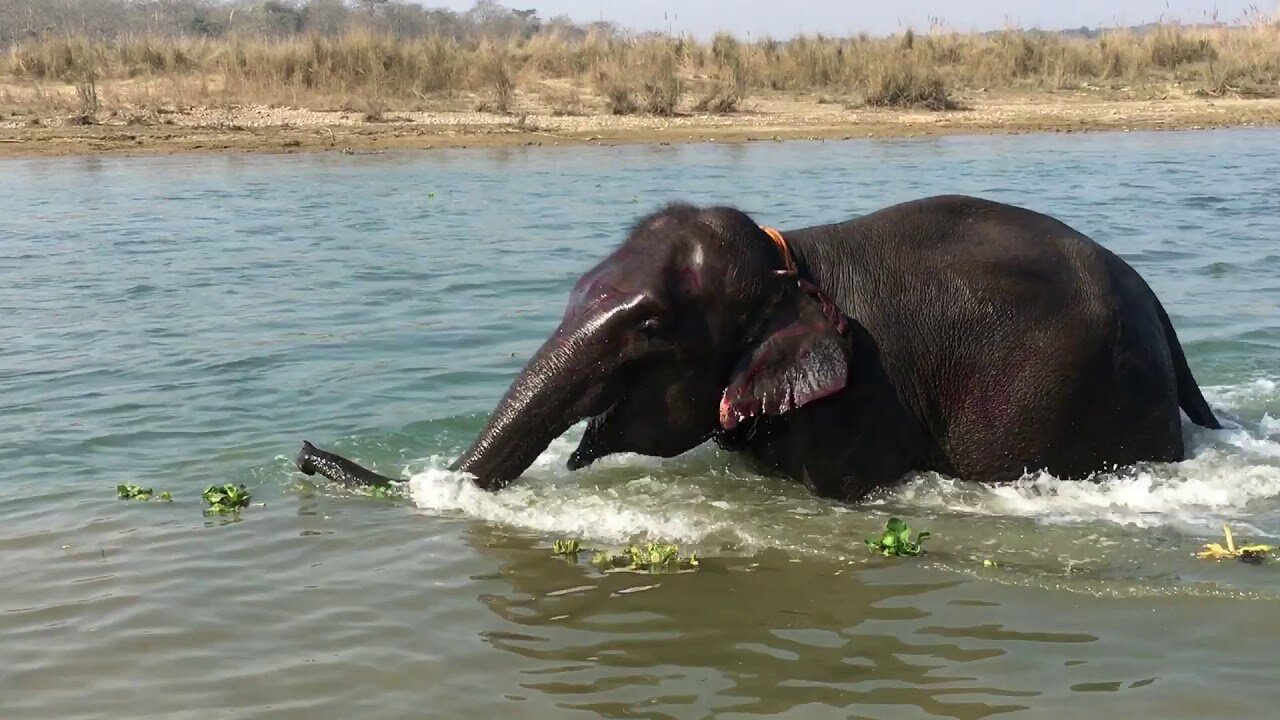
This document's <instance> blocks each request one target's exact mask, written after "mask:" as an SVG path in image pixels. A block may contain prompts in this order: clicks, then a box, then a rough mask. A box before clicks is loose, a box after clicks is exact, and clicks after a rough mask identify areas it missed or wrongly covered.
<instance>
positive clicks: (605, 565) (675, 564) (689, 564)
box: [591, 543, 699, 572]
mask: <svg viewBox="0 0 1280 720" xmlns="http://www.w3.org/2000/svg"><path fill="white" fill-rule="evenodd" d="M591 564H592V565H595V566H596V567H599V568H600V569H602V570H609V569H615V568H625V569H627V570H647V571H649V572H655V571H661V570H681V569H689V568H695V567H698V565H699V561H698V554H697V553H689V557H687V558H683V557H680V547H679V546H678V545H666V544H661V543H649V544H647V545H645V546H643V547H641V546H638V545H628V546H627V547H625V548H623V550H622V552H621V553H617V554H611V553H606V552H597V553H596V554H595V555H594V556H592V558H591Z"/></svg>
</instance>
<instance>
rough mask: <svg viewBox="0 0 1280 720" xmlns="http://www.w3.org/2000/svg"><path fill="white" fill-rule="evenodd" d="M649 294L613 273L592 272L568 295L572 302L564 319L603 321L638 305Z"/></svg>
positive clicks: (594, 322) (600, 322) (597, 322)
mask: <svg viewBox="0 0 1280 720" xmlns="http://www.w3.org/2000/svg"><path fill="white" fill-rule="evenodd" d="M646 297H647V295H646V293H644V292H643V291H642V290H640V289H639V287H637V286H634V285H632V284H630V283H627V282H626V279H625V278H619V277H617V276H616V275H615V274H613V273H592V274H589V275H586V276H584V277H583V278H582V279H581V280H579V281H578V284H577V285H575V286H574V288H573V292H572V293H571V294H570V295H569V306H568V307H567V308H565V313H564V319H565V320H566V321H572V320H574V319H578V320H583V321H585V320H586V319H587V318H589V319H590V322H591V323H592V324H603V323H604V322H605V321H607V320H608V319H609V318H611V317H613V316H615V315H617V314H619V313H621V312H625V311H626V310H628V309H630V308H633V307H636V306H637V305H639V304H640V303H641V302H643V301H644V299H645V298H646Z"/></svg>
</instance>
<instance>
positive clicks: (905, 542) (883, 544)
mask: <svg viewBox="0 0 1280 720" xmlns="http://www.w3.org/2000/svg"><path fill="white" fill-rule="evenodd" d="M928 538H929V533H928V532H921V533H920V534H918V535H916V539H915V541H914V542H913V541H912V540H911V526H909V525H907V523H906V522H905V521H904V520H902V519H901V518H889V522H888V523H886V524H885V530H884V532H883V533H882V534H881V535H880V537H878V538H867V540H866V543H867V547H870V548H871V549H872V551H874V552H878V553H880V554H881V555H884V556H885V557H898V556H901V555H906V556H911V557H914V556H916V555H923V554H924V548H923V547H921V543H923V542H924V541H925V540H927V539H928Z"/></svg>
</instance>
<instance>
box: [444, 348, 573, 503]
mask: <svg viewBox="0 0 1280 720" xmlns="http://www.w3.org/2000/svg"><path fill="white" fill-rule="evenodd" d="M582 344H583V343H582V338H581V337H580V336H577V337H575V335H572V334H565V333H563V331H562V332H557V333H556V335H553V336H552V337H551V338H550V339H548V340H547V341H546V343H544V344H543V346H542V347H541V348H539V350H538V352H537V353H536V354H535V355H534V356H533V358H532V359H530V360H529V362H528V364H527V365H525V367H524V370H523V371H521V373H520V375H519V377H517V378H516V379H515V381H514V382H513V383H512V384H511V386H510V388H508V389H507V392H506V394H505V395H504V396H503V397H502V400H501V401H500V402H499V403H498V406H497V408H496V409H495V410H494V411H493V414H492V415H490V417H489V421H488V423H486V425H485V427H484V430H483V431H482V432H481V433H480V436H479V437H478V438H476V440H475V442H474V443H473V444H472V445H471V447H470V448H468V449H467V451H466V452H464V453H463V454H462V456H461V457H459V458H458V459H457V461H455V462H454V464H453V465H452V467H451V468H450V469H451V470H454V471H457V472H465V473H469V474H471V475H473V476H474V477H475V481H476V484H477V485H479V486H480V487H482V488H484V489H486V490H497V489H499V488H502V487H504V486H505V485H507V484H508V483H510V482H511V481H512V480H514V479H516V478H517V477H519V476H520V473H522V472H524V471H525V470H526V469H527V468H528V467H529V466H530V465H532V464H533V461H534V460H536V459H537V457H538V454H539V453H541V452H542V451H543V450H545V449H547V446H548V445H550V444H551V441H552V440H554V439H556V438H557V437H559V436H560V435H562V434H564V432H565V431H566V430H568V429H569V428H570V427H572V426H573V424H574V423H576V422H578V421H579V420H581V419H582V418H583V417H585V416H586V412H585V410H586V408H587V407H588V406H589V405H590V403H591V402H592V400H591V397H590V395H591V394H590V393H588V392H586V388H584V385H585V384H586V382H585V377H586V374H585V373H584V372H583V371H584V370H587V369H588V368H591V367H592V364H591V363H589V362H584V358H583V357H581V355H583V353H582V352H581V346H582Z"/></svg>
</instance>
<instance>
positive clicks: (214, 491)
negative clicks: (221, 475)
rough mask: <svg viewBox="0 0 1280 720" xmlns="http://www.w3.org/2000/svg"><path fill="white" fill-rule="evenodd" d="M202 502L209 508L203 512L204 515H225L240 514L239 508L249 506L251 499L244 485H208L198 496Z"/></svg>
mask: <svg viewBox="0 0 1280 720" xmlns="http://www.w3.org/2000/svg"><path fill="white" fill-rule="evenodd" d="M200 496H201V497H202V498H204V501H205V502H206V503H208V504H209V508H208V509H206V510H205V513H206V514H213V515H227V514H231V513H237V512H240V509H241V508H246V507H248V506H249V499H250V498H251V497H253V496H252V495H250V494H249V491H248V490H247V489H245V486H244V485H232V484H230V483H228V484H226V485H210V486H209V487H207V488H205V491H204V492H203V493H201V495H200Z"/></svg>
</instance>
